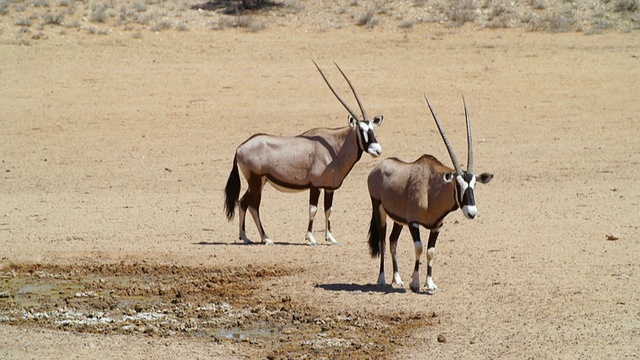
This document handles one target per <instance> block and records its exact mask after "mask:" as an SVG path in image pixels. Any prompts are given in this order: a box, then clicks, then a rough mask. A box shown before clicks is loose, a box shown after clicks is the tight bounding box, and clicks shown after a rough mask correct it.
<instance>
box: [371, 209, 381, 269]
mask: <svg viewBox="0 0 640 360" xmlns="http://www.w3.org/2000/svg"><path fill="white" fill-rule="evenodd" d="M371 203H372V205H373V211H372V214H371V224H369V251H370V252H371V257H378V256H380V236H382V233H381V232H380V227H381V225H382V224H381V223H380V222H381V219H380V200H374V199H373V198H372V199H371Z"/></svg>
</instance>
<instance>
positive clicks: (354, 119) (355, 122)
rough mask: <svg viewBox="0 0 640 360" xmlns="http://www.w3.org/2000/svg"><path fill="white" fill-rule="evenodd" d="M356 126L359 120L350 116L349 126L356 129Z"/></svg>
mask: <svg viewBox="0 0 640 360" xmlns="http://www.w3.org/2000/svg"><path fill="white" fill-rule="evenodd" d="M356 125H358V119H356V118H354V117H353V116H351V115H349V126H351V127H356Z"/></svg>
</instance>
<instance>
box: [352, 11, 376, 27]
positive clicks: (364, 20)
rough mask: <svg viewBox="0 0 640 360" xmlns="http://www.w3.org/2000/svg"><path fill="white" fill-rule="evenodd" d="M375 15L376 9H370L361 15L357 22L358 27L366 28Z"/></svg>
mask: <svg viewBox="0 0 640 360" xmlns="http://www.w3.org/2000/svg"><path fill="white" fill-rule="evenodd" d="M375 14H376V11H375V9H369V10H367V11H365V13H364V14H362V15H360V17H358V19H357V20H356V25H358V26H365V25H367V24H369V22H370V21H371V20H372V19H373V16H374V15H375Z"/></svg>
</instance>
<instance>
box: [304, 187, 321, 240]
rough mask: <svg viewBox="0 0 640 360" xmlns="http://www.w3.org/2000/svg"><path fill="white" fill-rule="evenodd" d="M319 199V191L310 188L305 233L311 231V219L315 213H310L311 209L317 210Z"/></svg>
mask: <svg viewBox="0 0 640 360" xmlns="http://www.w3.org/2000/svg"><path fill="white" fill-rule="evenodd" d="M319 199H320V189H319V188H317V187H311V189H309V225H308V226H307V232H312V231H313V219H314V217H315V212H313V214H312V213H311V208H312V207H315V208H316V209H317V208H318V200H319Z"/></svg>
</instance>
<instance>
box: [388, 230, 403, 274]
mask: <svg viewBox="0 0 640 360" xmlns="http://www.w3.org/2000/svg"><path fill="white" fill-rule="evenodd" d="M401 232H402V225H401V224H398V223H397V222H394V223H393V229H392V230H391V235H390V236H389V250H390V251H391V260H392V262H393V283H394V284H398V285H400V286H404V283H403V282H402V278H400V270H399V269H398V253H397V251H396V250H397V247H398V238H399V237H400V233H401Z"/></svg>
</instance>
